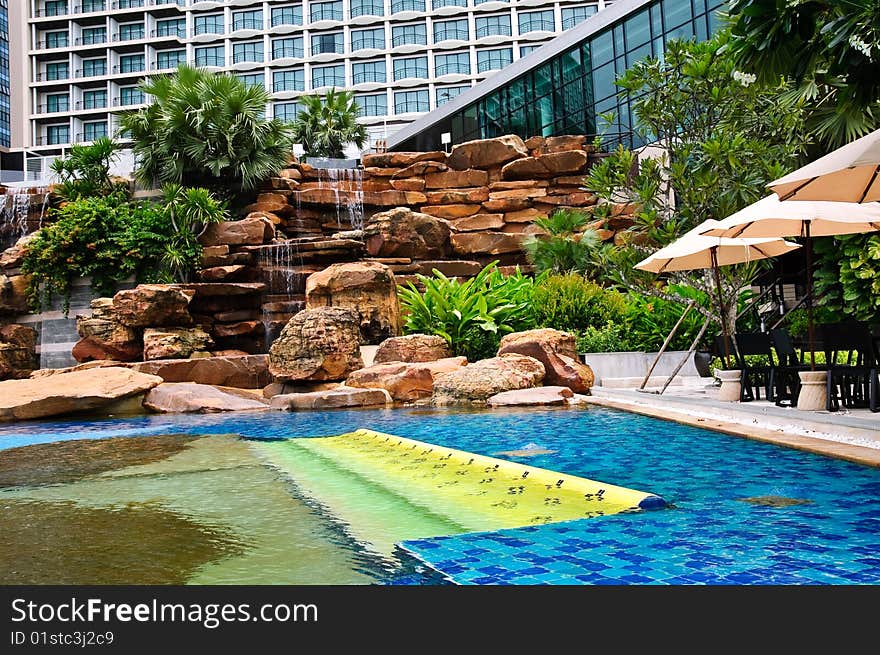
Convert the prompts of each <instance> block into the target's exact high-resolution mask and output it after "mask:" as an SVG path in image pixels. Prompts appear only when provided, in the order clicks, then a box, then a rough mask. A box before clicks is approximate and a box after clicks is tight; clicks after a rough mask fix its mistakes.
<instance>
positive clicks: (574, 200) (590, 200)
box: [535, 192, 596, 207]
mask: <svg viewBox="0 0 880 655" xmlns="http://www.w3.org/2000/svg"><path fill="white" fill-rule="evenodd" d="M535 202H536V203H544V204H547V205H556V206H566V207H589V206H591V205H595V204H596V196H595V195H593V194H592V193H586V192H577V193H569V194H565V195H547V196H544V197H543V198H537V199H536V201H535Z"/></svg>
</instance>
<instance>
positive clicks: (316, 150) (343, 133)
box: [293, 88, 367, 159]
mask: <svg viewBox="0 0 880 655" xmlns="http://www.w3.org/2000/svg"><path fill="white" fill-rule="evenodd" d="M298 102H299V104H300V110H299V113H298V114H297V116H296V120H295V121H294V122H293V135H294V141H295V142H296V143H300V144H302V146H303V148H304V149H305V151H306V155H310V156H312V157H336V158H339V159H341V158H343V157H345V154H344V152H343V148H344V147H345V146H346V145H347V144H349V143H354V144H355V145H356V146H357V147H358V148H363V147H364V144H365V143H366V142H367V128H366V127H364V126H363V125H361V124H360V123H358V122H357V117H358V114H359V113H360V107H358V105H357V103H356V102H355V101H354V93H352V92H351V91H337V90H336V89H335V88H332V89H330V90H329V91H328V92H327V95H326V97H325V98H323V99H322V98H321V96H319V95H310V96H302V97H301V98H299V100H298Z"/></svg>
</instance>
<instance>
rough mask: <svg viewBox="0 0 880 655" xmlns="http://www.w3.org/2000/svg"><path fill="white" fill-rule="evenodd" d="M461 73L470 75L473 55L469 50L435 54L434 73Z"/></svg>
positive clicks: (438, 75)
mask: <svg viewBox="0 0 880 655" xmlns="http://www.w3.org/2000/svg"><path fill="white" fill-rule="evenodd" d="M453 73H460V74H462V75H470V73H471V57H470V54H469V53H467V52H456V53H453V54H450V55H434V75H436V76H437V77H440V76H441V75H450V74H453Z"/></svg>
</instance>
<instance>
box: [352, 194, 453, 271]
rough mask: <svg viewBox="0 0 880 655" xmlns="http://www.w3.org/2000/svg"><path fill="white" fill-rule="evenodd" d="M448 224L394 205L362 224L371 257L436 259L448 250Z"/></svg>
mask: <svg viewBox="0 0 880 655" xmlns="http://www.w3.org/2000/svg"><path fill="white" fill-rule="evenodd" d="M449 233H450V229H449V223H448V222H447V221H445V220H444V219H442V218H437V217H436V216H430V215H428V214H423V213H421V212H414V211H412V210H411V209H409V208H407V207H395V208H394V209H389V210H388V211H384V212H378V213H376V214H373V216H371V217H370V219H369V220H368V221H367V224H366V226H365V227H364V239H365V241H366V247H367V252H368V253H369V254H370V256H372V257H408V258H410V259H437V258H442V257H444V256H445V255H446V254H447V253H448V252H449Z"/></svg>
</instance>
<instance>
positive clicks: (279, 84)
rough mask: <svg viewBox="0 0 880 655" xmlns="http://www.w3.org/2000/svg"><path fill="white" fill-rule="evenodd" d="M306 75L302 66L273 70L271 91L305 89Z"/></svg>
mask: <svg viewBox="0 0 880 655" xmlns="http://www.w3.org/2000/svg"><path fill="white" fill-rule="evenodd" d="M305 90H306V77H305V73H304V72H303V69H302V68H298V69H296V70H292V71H275V73H274V74H273V75H272V91H273V92H275V93H278V92H279V91H305Z"/></svg>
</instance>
